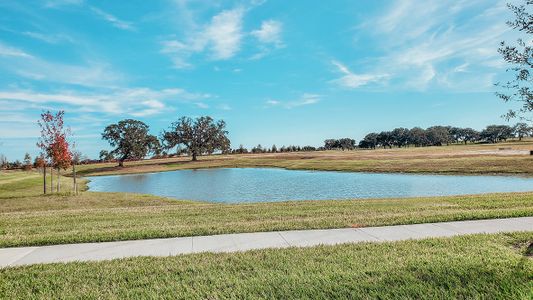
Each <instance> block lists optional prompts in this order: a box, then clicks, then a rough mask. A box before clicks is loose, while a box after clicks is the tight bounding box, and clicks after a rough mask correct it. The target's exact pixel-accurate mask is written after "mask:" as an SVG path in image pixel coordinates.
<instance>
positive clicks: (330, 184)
mask: <svg viewBox="0 0 533 300" xmlns="http://www.w3.org/2000/svg"><path fill="white" fill-rule="evenodd" d="M89 179H90V180H91V182H90V183H89V189H90V190H91V191H107V192H133V193H143V194H153V195H159V196H166V197H172V198H176V199H190V200H202V201H211V202H226V203H239V202H270V201H285V200H323V199H364V198H391V197H393V198H396V197H417V196H441V195H460V194H479V193H492V192H515V191H516V192H517V191H532V190H533V178H521V177H511V176H452V175H446V176H444V175H407V174H374V173H344V172H325V171H294V170H283V169H266V168H248V169H204V170H181V171H172V172H161V173H149V174H139V175H118V176H98V177H90V178H89Z"/></svg>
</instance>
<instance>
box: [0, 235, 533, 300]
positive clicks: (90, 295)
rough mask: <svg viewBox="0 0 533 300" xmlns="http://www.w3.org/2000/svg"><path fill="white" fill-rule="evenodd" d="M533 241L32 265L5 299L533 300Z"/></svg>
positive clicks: (7, 282) (479, 238)
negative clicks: (530, 249) (532, 253)
mask: <svg viewBox="0 0 533 300" xmlns="http://www.w3.org/2000/svg"><path fill="white" fill-rule="evenodd" d="M532 242H533V232H527V233H515V234H498V235H474V236H463V237H454V238H441V239H427V240H420V241H402V242H391V243H382V244H371V243H365V244H346V245H337V246H318V247H312V248H289V249H269V250H255V251H249V252H243V253H231V254H210V253H204V254H193V255H184V256H175V257H164V258H153V257H152V258H149V257H143V258H130V259H121V260H113V261H105V262H87V263H67V264H49V265H34V266H27V267H17V268H8V269H2V270H0V298H4V299H22V298H24V299H26V298H35V299H39V298H40V299H59V298H62V299H64V298H76V299H118V298H120V299H137V298H147V299H148V298H150V299H151V298H165V299H531V298H532V297H533V259H532V258H531V257H527V256H526V255H525V252H526V250H525V249H526V247H527V245H529V244H530V243H532Z"/></svg>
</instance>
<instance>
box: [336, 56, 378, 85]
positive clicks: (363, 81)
mask: <svg viewBox="0 0 533 300" xmlns="http://www.w3.org/2000/svg"><path fill="white" fill-rule="evenodd" d="M331 63H332V64H333V65H334V66H335V67H337V69H338V71H339V72H340V73H342V74H343V75H342V77H340V78H338V79H335V80H333V82H334V83H336V84H338V85H339V86H341V87H344V88H350V89H355V88H358V87H361V86H364V85H367V84H369V83H372V82H381V81H382V80H384V79H386V78H387V77H388V75H387V74H355V73H352V72H351V71H350V70H349V69H348V67H346V66H345V65H343V64H342V63H340V62H338V61H332V62H331Z"/></svg>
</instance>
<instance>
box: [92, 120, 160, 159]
mask: <svg viewBox="0 0 533 300" xmlns="http://www.w3.org/2000/svg"><path fill="white" fill-rule="evenodd" d="M148 130H149V127H148V125H146V124H145V123H144V122H141V121H138V120H133V119H126V120H122V121H120V122H118V123H117V124H111V125H109V126H107V127H106V128H105V129H104V133H102V139H104V140H107V141H108V142H109V144H110V145H111V147H115V149H113V150H112V151H110V152H109V153H108V155H110V156H112V157H116V158H117V159H118V161H119V166H124V161H125V160H127V159H142V158H144V157H145V156H146V155H148V153H155V152H156V151H158V150H157V149H159V148H160V143H159V140H158V139H157V137H155V136H153V135H150V134H149V132H148Z"/></svg>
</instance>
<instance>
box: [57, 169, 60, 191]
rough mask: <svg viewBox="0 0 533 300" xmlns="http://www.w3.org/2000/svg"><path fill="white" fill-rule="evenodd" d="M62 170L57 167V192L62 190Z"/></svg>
mask: <svg viewBox="0 0 533 300" xmlns="http://www.w3.org/2000/svg"><path fill="white" fill-rule="evenodd" d="M60 171H61V170H60V169H59V168H57V192H58V193H59V192H61V177H59V176H61V172H60Z"/></svg>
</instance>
